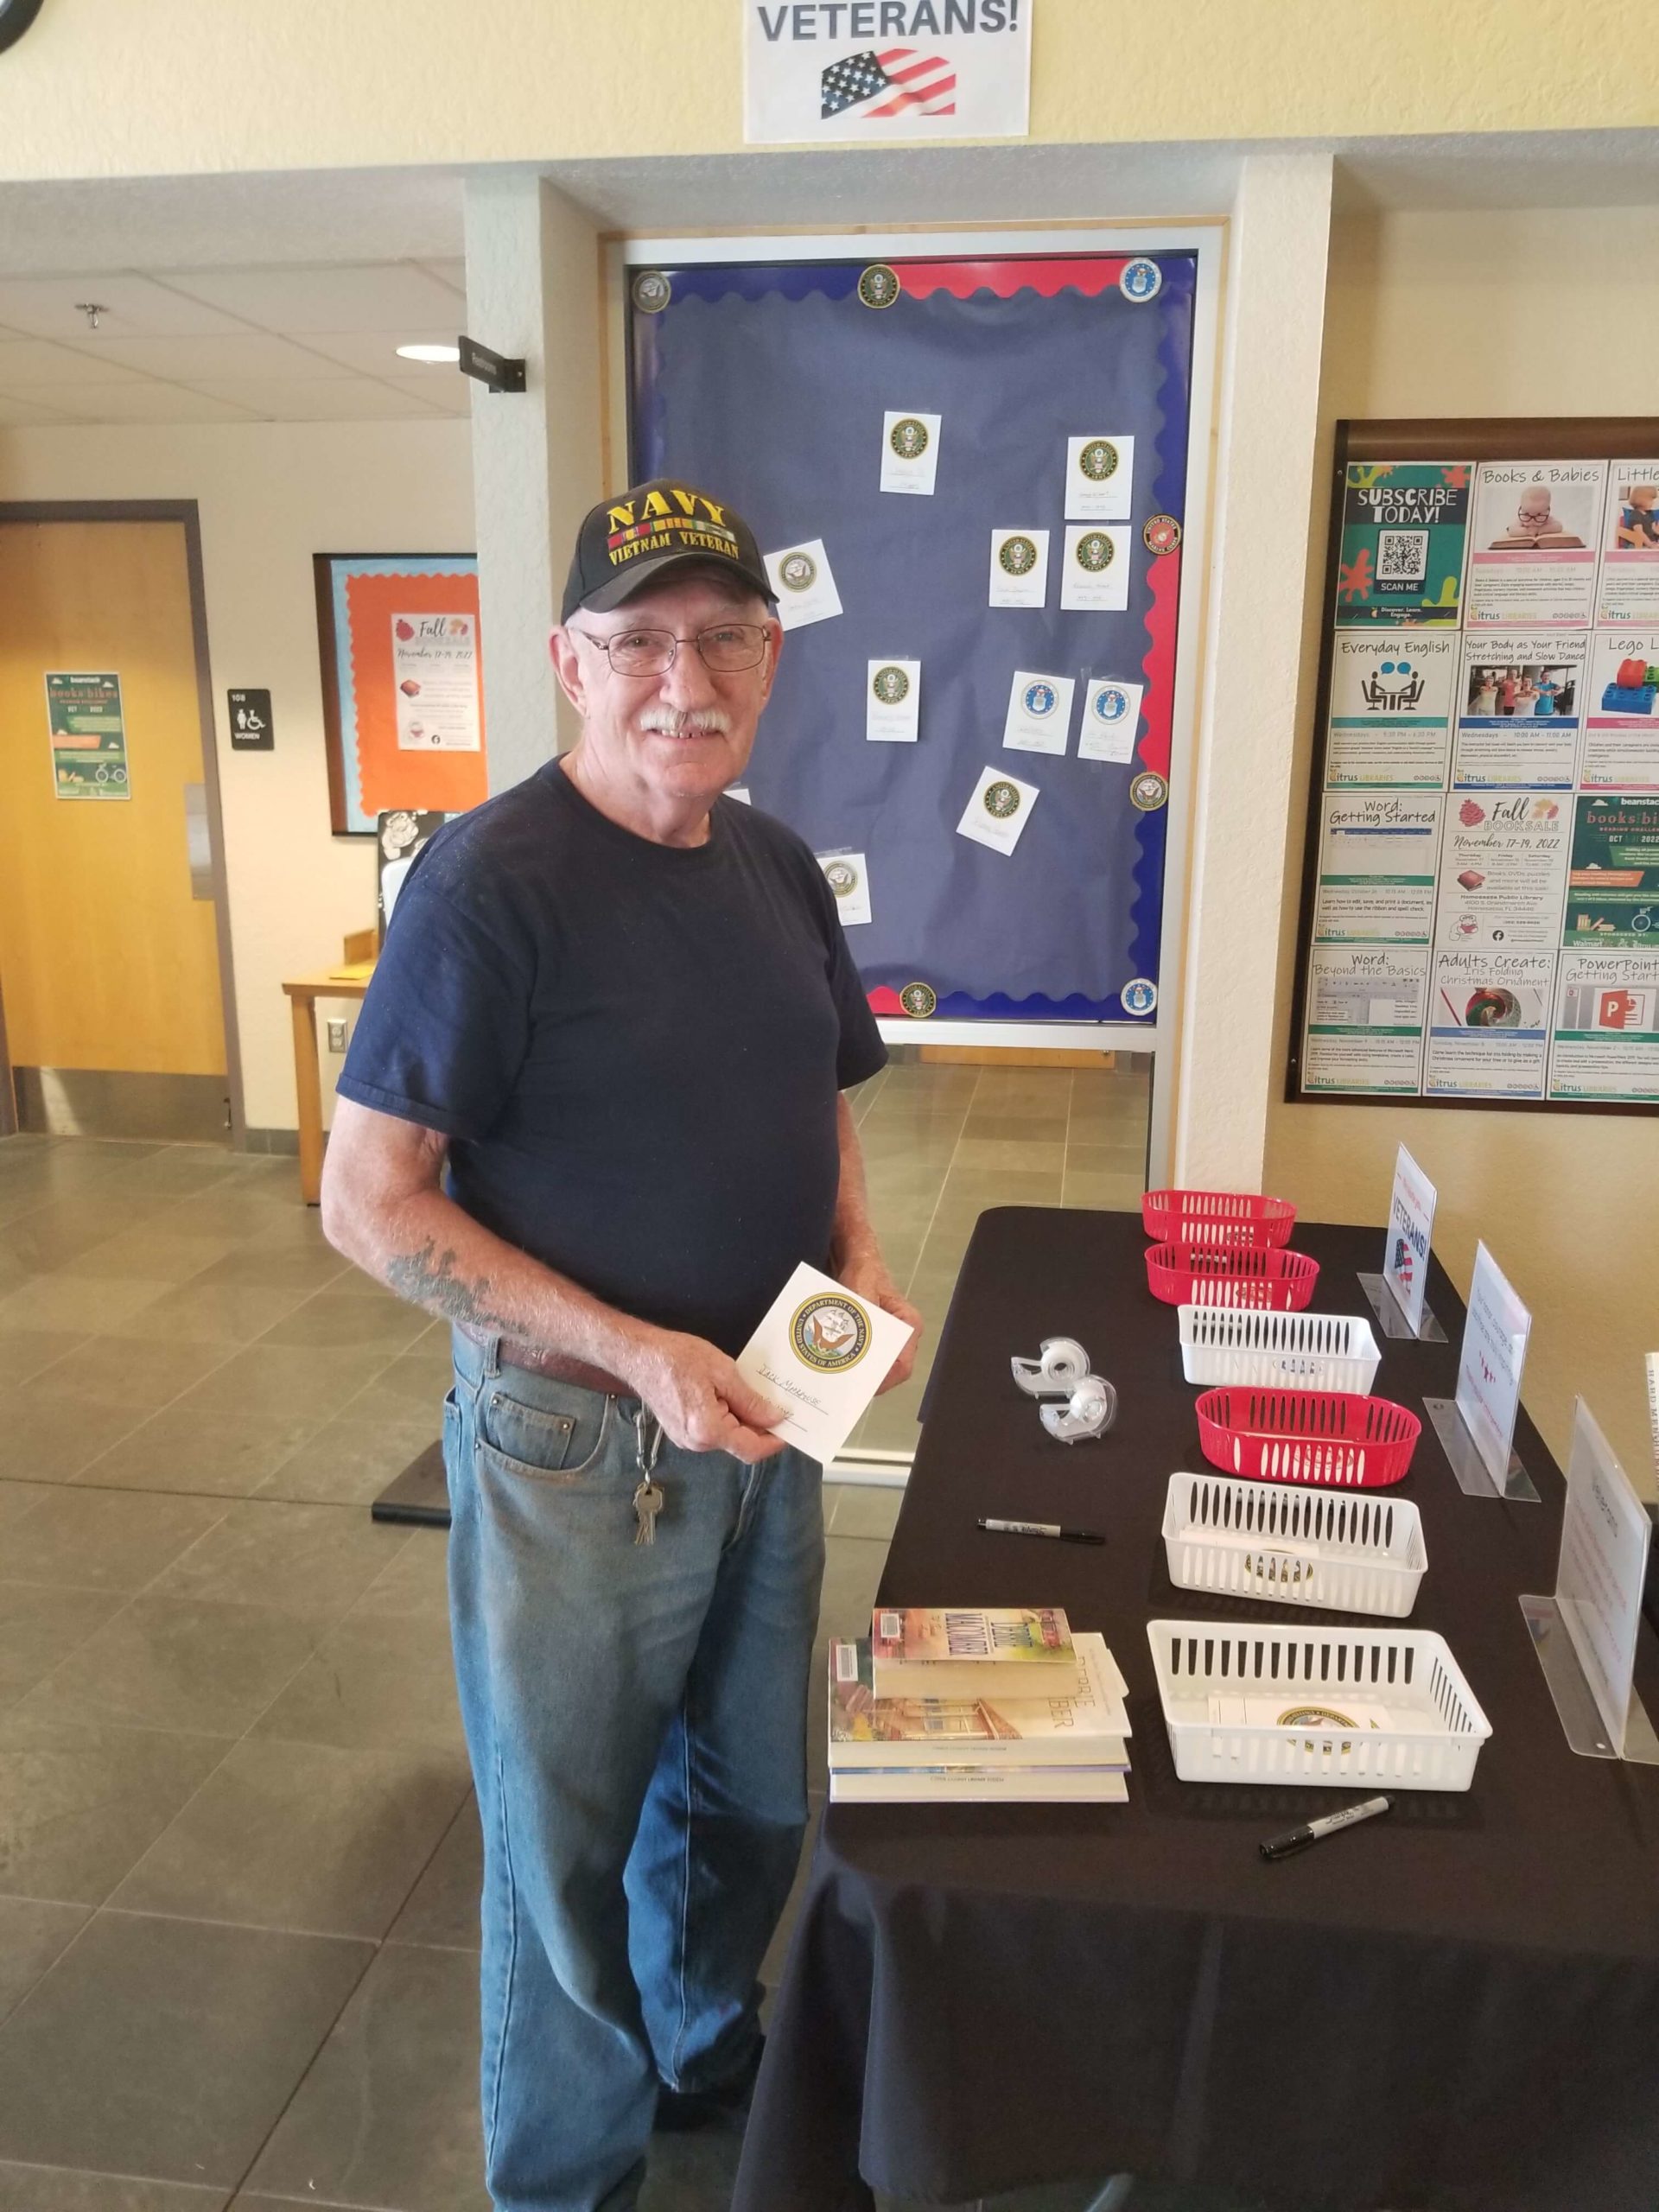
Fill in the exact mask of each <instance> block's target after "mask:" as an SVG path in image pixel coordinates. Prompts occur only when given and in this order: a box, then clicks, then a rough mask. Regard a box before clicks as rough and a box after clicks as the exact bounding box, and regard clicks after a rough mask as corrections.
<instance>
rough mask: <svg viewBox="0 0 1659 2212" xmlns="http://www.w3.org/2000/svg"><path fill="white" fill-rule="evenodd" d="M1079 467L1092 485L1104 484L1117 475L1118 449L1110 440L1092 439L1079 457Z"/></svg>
mask: <svg viewBox="0 0 1659 2212" xmlns="http://www.w3.org/2000/svg"><path fill="white" fill-rule="evenodd" d="M1077 467H1079V468H1080V469H1081V470H1082V471H1083V473H1084V475H1085V476H1086V477H1087V478H1088V479H1089V480H1090V483H1091V484H1103V483H1104V482H1105V481H1106V480H1107V478H1108V477H1109V476H1116V474H1117V448H1116V446H1115V445H1114V444H1113V443H1112V442H1111V440H1110V439H1109V438H1090V441H1089V442H1088V444H1087V445H1086V446H1084V449H1083V451H1082V452H1081V453H1080V454H1078V455H1077Z"/></svg>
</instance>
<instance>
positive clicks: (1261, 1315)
mask: <svg viewBox="0 0 1659 2212" xmlns="http://www.w3.org/2000/svg"><path fill="white" fill-rule="evenodd" d="M1180 1323H1181V1369H1182V1371H1183V1373H1184V1374H1185V1376H1186V1379H1187V1381H1188V1382H1189V1383H1207V1384H1211V1385H1213V1384H1216V1383H1243V1384H1246V1385H1249V1387H1251V1388H1253V1389H1293V1390H1351V1391H1353V1392H1354V1393H1355V1394H1356V1395H1357V1396H1359V1397H1362V1398H1363V1397H1365V1396H1367V1395H1369V1394H1370V1388H1371V1385H1372V1383H1374V1382H1375V1381H1376V1370H1377V1363H1378V1361H1379V1360H1380V1359H1381V1358H1382V1357H1383V1355H1382V1353H1381V1351H1379V1350H1378V1349H1377V1342H1376V1338H1375V1337H1374V1336H1373V1335H1372V1334H1371V1325H1370V1322H1369V1321H1367V1320H1364V1319H1362V1318H1361V1317H1360V1316H1359V1315H1358V1314H1357V1313H1268V1312H1263V1311H1261V1310H1259V1309H1258V1310H1254V1311H1253V1310H1251V1309H1250V1308H1249V1307H1246V1306H1182V1307H1181V1309H1180Z"/></svg>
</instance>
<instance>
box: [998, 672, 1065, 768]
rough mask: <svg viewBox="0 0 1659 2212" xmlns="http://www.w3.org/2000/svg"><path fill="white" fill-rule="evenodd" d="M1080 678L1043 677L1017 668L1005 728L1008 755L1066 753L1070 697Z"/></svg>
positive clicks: (1004, 740) (1003, 729)
mask: <svg viewBox="0 0 1659 2212" xmlns="http://www.w3.org/2000/svg"><path fill="white" fill-rule="evenodd" d="M1075 690H1077V678H1076V677H1071V676H1044V675H1043V674H1041V673H1040V671H1038V670H1036V669H1031V668H1016V669H1015V671H1014V682H1013V683H1012V684H1011V686H1010V687H1009V690H1008V714H1007V721H1005V722H1004V723H1003V725H1002V749H1003V751H1004V752H1005V753H1064V752H1065V747H1066V741H1067V739H1068V738H1069V736H1070V734H1071V695H1072V693H1073V692H1074V691H1075Z"/></svg>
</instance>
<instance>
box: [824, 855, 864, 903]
mask: <svg viewBox="0 0 1659 2212" xmlns="http://www.w3.org/2000/svg"><path fill="white" fill-rule="evenodd" d="M823 880H824V881H825V882H826V883H827V884H828V885H829V888H830V889H831V890H832V891H833V892H834V893H835V894H836V898H837V899H850V898H851V897H852V895H853V893H854V892H855V891H856V890H857V888H858V870H857V869H856V868H855V867H854V866H853V864H852V862H851V861H825V862H824V868H823Z"/></svg>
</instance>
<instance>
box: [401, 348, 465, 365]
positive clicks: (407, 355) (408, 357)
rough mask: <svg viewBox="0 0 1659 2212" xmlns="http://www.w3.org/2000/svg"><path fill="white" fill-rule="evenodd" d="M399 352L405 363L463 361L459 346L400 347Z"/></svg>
mask: <svg viewBox="0 0 1659 2212" xmlns="http://www.w3.org/2000/svg"><path fill="white" fill-rule="evenodd" d="M397 352H398V355H399V357H400V359H403V360H405V361H448V362H454V361H458V360H459V359H461V348H460V346H399V347H398V348H397Z"/></svg>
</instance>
